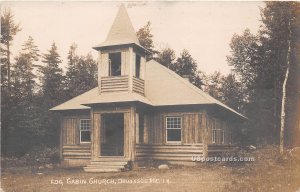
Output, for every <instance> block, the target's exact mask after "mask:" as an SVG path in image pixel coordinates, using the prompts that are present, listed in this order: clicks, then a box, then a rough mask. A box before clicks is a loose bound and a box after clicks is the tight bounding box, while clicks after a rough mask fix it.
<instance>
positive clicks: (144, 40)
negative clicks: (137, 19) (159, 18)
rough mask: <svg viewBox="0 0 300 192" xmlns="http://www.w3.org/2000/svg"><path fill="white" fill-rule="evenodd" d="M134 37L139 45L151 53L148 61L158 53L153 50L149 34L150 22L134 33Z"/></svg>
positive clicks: (151, 38) (151, 37)
mask: <svg viewBox="0 0 300 192" xmlns="http://www.w3.org/2000/svg"><path fill="white" fill-rule="evenodd" d="M136 35H137V38H138V40H139V42H140V44H141V45H142V46H143V47H145V48H146V49H148V50H149V51H150V52H151V53H152V56H151V57H150V58H148V59H151V58H153V57H154V56H155V55H156V54H157V53H158V51H156V50H155V48H154V44H153V34H152V33H151V22H150V21H148V22H147V24H146V25H145V26H143V27H142V28H140V29H139V30H138V31H137V32H136Z"/></svg>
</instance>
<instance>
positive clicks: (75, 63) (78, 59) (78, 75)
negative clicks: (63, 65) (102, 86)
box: [66, 44, 97, 98]
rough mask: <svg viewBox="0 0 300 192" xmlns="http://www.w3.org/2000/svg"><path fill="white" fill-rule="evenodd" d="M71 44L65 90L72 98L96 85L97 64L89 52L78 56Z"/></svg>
mask: <svg viewBox="0 0 300 192" xmlns="http://www.w3.org/2000/svg"><path fill="white" fill-rule="evenodd" d="M76 48H77V46H76V45H75V44H73V45H72V46H71V47H70V50H69V54H68V67H67V72H66V92H67V95H68V98H73V97H75V96H77V95H80V94H82V93H84V92H86V91H88V90H90V89H92V88H94V87H96V86H97V64H96V61H95V60H94V59H93V57H92V55H91V54H88V55H87V56H78V55H77V54H76Z"/></svg>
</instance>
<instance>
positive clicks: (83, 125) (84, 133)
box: [80, 119, 91, 143]
mask: <svg viewBox="0 0 300 192" xmlns="http://www.w3.org/2000/svg"><path fill="white" fill-rule="evenodd" d="M89 142H91V120H90V119H80V143H89Z"/></svg>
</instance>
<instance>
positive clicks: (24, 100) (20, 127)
mask: <svg viewBox="0 0 300 192" xmlns="http://www.w3.org/2000/svg"><path fill="white" fill-rule="evenodd" d="M38 59H39V50H38V48H37V46H35V45H34V41H33V39H32V37H29V39H28V40H27V41H26V42H25V43H24V44H23V46H22V51H21V52H20V53H19V55H18V56H17V57H15V62H14V63H12V74H11V78H12V79H11V90H10V101H11V105H10V106H9V108H7V109H6V110H5V111H4V113H5V115H6V120H5V124H4V127H5V128H6V129H4V130H3V134H4V135H5V136H6V137H5V141H4V143H5V146H6V147H5V149H6V150H8V151H9V152H10V153H14V154H19V155H20V154H23V153H25V152H26V150H27V149H28V148H29V147H31V146H32V144H33V143H34V142H35V141H36V139H37V137H38V136H40V131H39V130H40V127H41V126H40V125H41V124H40V123H37V122H39V120H38V119H39V113H38V111H39V110H38V108H39V106H38V105H36V102H35V101H36V96H35V93H34V90H35V86H36V81H35V78H36V75H35V73H34V68H33V66H34V63H35V62H36V61H38Z"/></svg>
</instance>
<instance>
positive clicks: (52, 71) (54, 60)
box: [40, 43, 64, 106]
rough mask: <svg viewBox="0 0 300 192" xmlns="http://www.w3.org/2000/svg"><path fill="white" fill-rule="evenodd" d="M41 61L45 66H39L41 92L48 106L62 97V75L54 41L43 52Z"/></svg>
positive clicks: (58, 101) (56, 102)
mask: <svg viewBox="0 0 300 192" xmlns="http://www.w3.org/2000/svg"><path fill="white" fill-rule="evenodd" d="M42 62H43V63H44V64H45V66H41V67H40V71H41V73H42V77H41V80H42V93H43V95H44V97H45V99H46V100H48V101H49V102H50V103H49V104H50V106H54V105H55V104H58V103H60V102H61V101H62V100H63V98H64V91H63V84H64V76H63V71H62V68H61V67H60V64H61V62H62V61H61V60H60V56H59V54H58V52H57V47H56V45H55V43H53V44H52V45H51V48H50V50H49V51H48V53H46V54H43V60H42Z"/></svg>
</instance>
